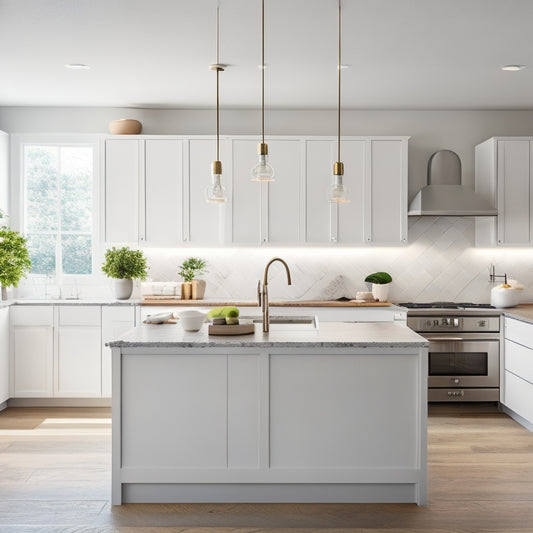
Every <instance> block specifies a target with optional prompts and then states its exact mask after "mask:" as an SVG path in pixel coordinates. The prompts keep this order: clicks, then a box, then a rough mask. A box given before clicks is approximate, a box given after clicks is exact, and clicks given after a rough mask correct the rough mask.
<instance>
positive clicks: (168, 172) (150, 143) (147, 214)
mask: <svg viewBox="0 0 533 533" xmlns="http://www.w3.org/2000/svg"><path fill="white" fill-rule="evenodd" d="M144 149H145V176H144V188H143V190H144V202H142V201H141V208H140V212H141V217H142V222H143V223H142V224H141V228H142V229H141V238H140V240H141V242H143V241H144V243H145V244H147V245H153V246H166V245H172V244H173V245H178V244H180V243H181V241H182V239H183V209H182V205H183V141H182V140H180V139H157V140H156V139H153V140H151V139H148V140H146V142H145V146H144ZM143 205H144V209H143V208H142V206H143Z"/></svg>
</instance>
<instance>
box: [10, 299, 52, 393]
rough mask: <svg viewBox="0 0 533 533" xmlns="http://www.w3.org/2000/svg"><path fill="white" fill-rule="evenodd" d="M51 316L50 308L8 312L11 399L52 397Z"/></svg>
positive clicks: (29, 308)
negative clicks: (9, 323)
mask: <svg viewBox="0 0 533 533" xmlns="http://www.w3.org/2000/svg"><path fill="white" fill-rule="evenodd" d="M53 366H54V314H53V307H52V306H20V307H19V306H14V307H13V308H12V309H11V365H10V367H11V387H10V389H11V397H14V398H35V397H37V398H46V397H50V396H52V395H53Z"/></svg>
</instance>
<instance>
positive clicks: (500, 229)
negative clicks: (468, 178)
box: [475, 137, 533, 246]
mask: <svg viewBox="0 0 533 533" xmlns="http://www.w3.org/2000/svg"><path fill="white" fill-rule="evenodd" d="M532 153H533V139H531V138H530V137H516V138H512V137H505V138H491V139H488V140H487V141H485V142H483V143H481V144H479V145H478V146H476V150H475V166H476V167H475V179H476V192H478V193H480V194H482V195H483V196H484V197H485V198H486V199H487V200H489V201H490V202H491V203H492V205H494V206H496V207H497V209H498V216H497V217H478V218H477V219H476V244H478V245H480V246H490V245H494V244H496V245H515V246H516V245H530V244H532V243H533V170H532V169H531V161H532Z"/></svg>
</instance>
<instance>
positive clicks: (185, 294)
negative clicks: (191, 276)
mask: <svg viewBox="0 0 533 533" xmlns="http://www.w3.org/2000/svg"><path fill="white" fill-rule="evenodd" d="M191 298H192V281H184V282H182V284H181V299H182V300H190V299H191Z"/></svg>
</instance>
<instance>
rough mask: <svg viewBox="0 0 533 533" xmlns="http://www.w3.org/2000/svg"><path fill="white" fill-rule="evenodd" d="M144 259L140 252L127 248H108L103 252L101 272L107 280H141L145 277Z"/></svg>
mask: <svg viewBox="0 0 533 533" xmlns="http://www.w3.org/2000/svg"><path fill="white" fill-rule="evenodd" d="M147 268H148V267H147V266H146V257H145V256H144V254H143V252H142V250H132V249H131V248H129V247H127V246H123V247H122V248H115V247H114V246H113V248H109V249H108V250H106V252H105V258H104V262H103V263H102V272H103V273H104V274H105V275H106V276H107V277H108V278H115V279H141V280H145V279H146V276H147Z"/></svg>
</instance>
